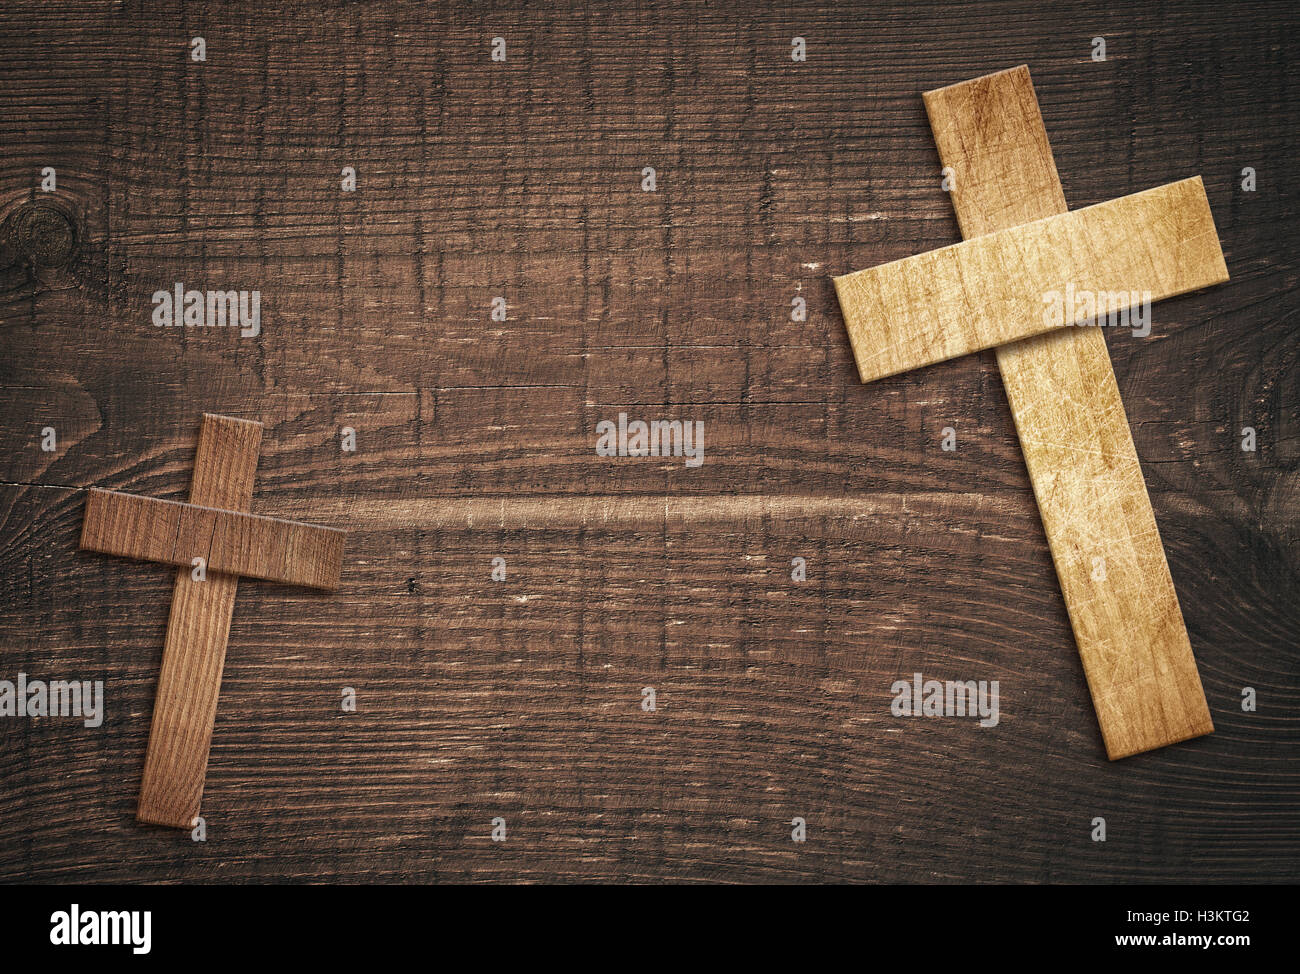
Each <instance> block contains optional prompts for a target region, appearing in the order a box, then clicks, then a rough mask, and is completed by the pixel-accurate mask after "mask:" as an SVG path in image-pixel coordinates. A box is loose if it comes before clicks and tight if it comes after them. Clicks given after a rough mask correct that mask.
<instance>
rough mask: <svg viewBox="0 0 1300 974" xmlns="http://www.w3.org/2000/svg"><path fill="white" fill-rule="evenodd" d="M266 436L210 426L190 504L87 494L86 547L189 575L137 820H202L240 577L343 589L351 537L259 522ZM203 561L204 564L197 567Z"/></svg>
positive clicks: (223, 420) (177, 605)
mask: <svg viewBox="0 0 1300 974" xmlns="http://www.w3.org/2000/svg"><path fill="white" fill-rule="evenodd" d="M261 443H262V424H261V423H254V422H250V421H248V420H242V419H232V418H230V417H228V416H212V415H208V414H205V415H204V417H203V425H202V428H201V429H200V431H199V449H198V453H197V455H196V456H195V458H194V476H193V479H192V481H191V483H190V502H189V503H188V504H180V503H177V502H175V501H160V500H153V499H151V498H148V497H137V496H135V495H133V494H120V493H116V492H114V491H107V490H99V489H97V488H95V489H92V490H91V491H90V496H89V497H88V498H87V499H86V516H85V522H84V524H83V526H82V531H81V547H82V548H87V549H90V550H92V551H100V552H104V553H105V554H110V555H122V556H125V557H127V558H139V559H143V560H145V561H157V562H162V563H164V564H167V565H180V566H182V568H181V571H180V572H179V573H178V574H177V576H176V586H175V588H174V589H173V590H172V606H171V618H170V619H169V620H168V623H167V641H166V644H165V645H164V647H163V658H162V670H161V672H160V673H159V675H158V692H157V695H156V697H155V698H154V709H153V726H152V727H151V729H150V731H149V749H148V751H147V753H146V754H145V761H144V779H143V781H142V782H141V785H140V803H139V805H138V806H137V809H136V818H137V819H138V820H139V821H141V822H150V823H153V824H155V825H171V826H175V827H177V828H189V827H191V826H192V825H193V822H194V819H195V818H196V817H197V816H198V814H199V802H200V800H201V799H202V797H203V779H204V776H205V775H206V773H207V768H208V748H209V746H210V744H211V742H212V727H213V722H214V721H215V720H216V715H217V695H218V694H219V692H220V690H221V672H222V669H223V668H224V666H225V661H226V640H227V638H228V637H229V635H230V618H231V614H232V613H233V612H234V609H235V588H236V586H237V585H238V583H239V576H240V575H248V576H251V577H253V578H262V579H268V580H270V581H275V582H287V583H290V584H294V585H310V586H312V587H315V588H324V589H334V588H336V587H337V586H338V583H339V575H340V573H341V571H342V567H343V537H344V535H343V532H342V531H339V530H336V529H334V528H322V527H316V526H314V525H311V524H298V523H296V522H294V521H280V520H276V519H274V518H269V517H255V516H254V515H252V514H249V513H248V509H249V507H251V506H252V500H253V476H254V473H255V471H256V470H257V456H258V452H259V449H260V447H261ZM200 559H201V561H200Z"/></svg>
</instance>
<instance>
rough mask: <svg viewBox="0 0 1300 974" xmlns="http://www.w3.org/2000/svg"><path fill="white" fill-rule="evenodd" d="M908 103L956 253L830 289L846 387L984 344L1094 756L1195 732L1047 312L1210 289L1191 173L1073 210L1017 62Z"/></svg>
mask: <svg viewBox="0 0 1300 974" xmlns="http://www.w3.org/2000/svg"><path fill="white" fill-rule="evenodd" d="M924 100H925V108H926V112H927V114H928V115H929V117H930V128H931V130H932V131H933V133H934V138H935V141H936V142H937V143H938V146H939V157H940V159H941V160H942V162H943V165H944V166H945V167H950V168H951V171H952V176H953V180H954V183H955V185H953V186H952V188H951V191H952V199H953V206H954V208H955V209H956V211H957V221H958V223H959V224H960V226H961V231H962V235H963V236H964V237H965V238H966V242H965V243H960V244H956V245H954V246H951V247H945V248H943V249H942V250H937V251H933V252H931V253H926V254H920V255H918V256H915V257H909V258H906V259H905V260H899V261H895V262H893V263H890V264H884V265H881V266H879V267H874V268H871V269H869V270H865V271H858V272H857V273H854V274H848V275H845V276H844V277H838V278H836V279H835V289H836V293H837V294H838V296H839V300H840V306H841V308H842V309H843V312H844V320H845V323H846V324H847V325H848V330H849V340H850V342H851V343H852V345H853V355H854V358H855V360H856V361H857V366H858V371H859V373H860V374H861V377H862V380H863V381H864V382H870V381H871V380H873V379H878V378H881V377H883V376H887V375H893V374H896V373H898V372H903V371H905V370H908V369H913V368H917V367H918V366H922V365H928V364H930V363H932V362H939V361H942V360H944V359H948V358H952V357H953V356H956V355H963V354H966V353H968V352H975V351H978V350H980V349H984V348H990V347H996V348H997V359H998V368H999V369H1000V370H1001V372H1002V382H1003V385H1004V386H1005V387H1006V391H1007V398H1008V399H1009V400H1010V403H1011V412H1012V415H1013V416H1014V418H1015V423H1016V430H1017V432H1018V433H1019V435H1020V444H1021V448H1022V449H1023V451H1024V455H1025V464H1026V466H1027V467H1028V468H1029V478H1030V480H1031V482H1032V483H1033V488H1034V496H1035V497H1036V498H1037V500H1038V508H1039V511H1040V513H1041V515H1042V519H1043V527H1044V529H1045V531H1046V534H1047V541H1048V545H1049V546H1050V548H1051V551H1052V559H1053V561H1054V562H1055V564H1056V573H1057V575H1058V577H1059V578H1060V581H1061V591H1062V593H1063V594H1064V596H1065V604H1066V608H1067V609H1068V610H1069V614H1070V622H1071V624H1072V626H1073V628H1074V635H1075V639H1076V641H1077V642H1078V647H1079V655H1080V657H1081V658H1082V659H1083V668H1084V674H1085V676H1086V678H1087V681H1088V687H1089V689H1090V690H1091V692H1092V700H1093V705H1094V706H1095V707H1096V710H1097V719H1098V722H1099V723H1100V725H1101V733H1102V737H1103V739H1104V741H1105V745H1106V753H1107V755H1108V756H1109V757H1110V759H1111V760H1115V759H1116V758H1122V757H1127V756H1129V755H1131V754H1137V753H1139V752H1141V751H1148V750H1151V749H1153V748H1157V747H1163V746H1164V745H1166V744H1172V743H1174V742H1176V741H1182V740H1186V739H1187V738H1190V737H1198V736H1200V735H1202V734H1208V733H1210V732H1211V731H1212V730H1214V725H1213V723H1212V722H1211V720H1210V711H1209V708H1208V707H1207V706H1206V701H1205V692H1204V690H1203V689H1202V688H1201V679H1200V675H1199V674H1198V673H1197V670H1196V660H1195V659H1194V658H1193V656H1192V647H1191V643H1190V642H1189V641H1188V638H1187V630H1186V628H1185V627H1184V625H1183V617H1182V613H1181V611H1180V610H1179V606H1178V596H1177V595H1176V594H1175V592H1174V585H1173V580H1172V578H1171V577H1170V575H1169V566H1168V564H1167V563H1166V561H1165V554H1164V549H1163V548H1162V547H1161V544H1160V535H1159V534H1158V532H1157V530H1156V521H1155V515H1154V514H1153V513H1152V510H1151V501H1150V498H1148V496H1147V490H1146V484H1145V482H1144V481H1143V479H1142V470H1141V468H1140V467H1139V465H1138V458H1137V451H1136V449H1135V448H1134V446H1133V437H1132V435H1131V433H1130V432H1129V427H1128V420H1127V418H1126V417H1125V415H1124V404H1123V403H1122V402H1121V401H1120V396H1119V388H1118V386H1116V384H1115V374H1114V372H1113V371H1112V369H1111V364H1110V356H1109V355H1108V354H1107V351H1106V340H1105V337H1104V335H1103V333H1102V329H1101V328H1100V327H1090V326H1086V325H1082V324H1081V325H1079V326H1074V327H1071V326H1072V325H1074V321H1075V320H1076V318H1071V317H1067V318H1066V319H1065V321H1064V325H1056V324H1054V323H1053V322H1052V321H1051V318H1052V315H1051V314H1050V313H1048V314H1045V313H1044V312H1045V307H1046V306H1045V297H1046V296H1048V295H1051V294H1053V293H1054V292H1055V294H1058V295H1063V294H1065V293H1067V289H1073V291H1072V293H1079V294H1083V293H1085V292H1087V293H1091V294H1092V295H1116V294H1118V293H1120V292H1124V293H1125V294H1132V295H1134V296H1135V299H1136V297H1137V296H1139V295H1144V293H1149V295H1150V300H1160V299H1161V298H1165V297H1170V296H1172V295H1175V294H1182V293H1184V292H1187V291H1192V290H1195V289H1197V288H1202V287H1207V286H1209V285H1212V284H1218V283H1221V282H1223V281H1226V280H1227V279H1228V269H1227V266H1226V265H1225V264H1224V261H1223V253H1222V252H1221V250H1220V248H1219V238H1218V235H1217V234H1216V233H1215V229H1214V220H1213V218H1212V217H1211V215H1210V207H1209V203H1208V202H1207V200H1206V198H1205V190H1204V188H1203V187H1202V185H1201V180H1200V177H1196V178H1194V179H1187V180H1183V181H1182V182H1178V183H1171V184H1169V185H1167V186H1160V187H1157V188H1156V189H1151V190H1147V191H1146V192H1143V193H1137V194H1135V195H1133V196H1126V197H1123V198H1121V199H1116V200H1111V201H1109V202H1106V203H1100V204H1098V205H1096V206H1090V207H1087V208H1086V209H1082V210H1077V211H1075V212H1073V213H1071V212H1068V209H1067V207H1066V204H1065V196H1064V194H1063V193H1062V191H1061V183H1060V180H1059V179H1058V178H1057V174H1056V164H1055V163H1054V162H1053V160H1052V150H1051V146H1050V145H1049V144H1048V141H1047V131H1046V129H1045V128H1044V127H1043V119H1042V116H1041V115H1040V114H1039V111H1038V101H1037V99H1036V98H1035V96H1034V88H1033V82H1032V81H1031V80H1030V77H1029V69H1028V68H1027V67H1023V66H1022V67H1018V68H1013V69H1011V70H1009V71H1003V72H1000V73H998V74H992V75H988V76H986V77H983V78H976V79H975V80H973V81H967V82H963V83H962V84H957V85H952V86H951V87H948V88H940V89H938V90H937V91H931V92H927V93H926V94H925V96H924ZM1086 307H1087V305H1086V304H1084V303H1083V302H1080V308H1081V309H1083V308H1086ZM1094 308H1095V305H1094ZM1085 313H1086V312H1085ZM1076 317H1077V316H1076ZM1033 336H1037V337H1033Z"/></svg>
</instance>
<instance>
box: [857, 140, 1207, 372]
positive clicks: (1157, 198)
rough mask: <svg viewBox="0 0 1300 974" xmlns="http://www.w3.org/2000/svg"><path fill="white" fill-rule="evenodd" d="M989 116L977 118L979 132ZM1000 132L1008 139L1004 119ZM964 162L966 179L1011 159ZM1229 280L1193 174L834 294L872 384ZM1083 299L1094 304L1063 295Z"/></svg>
mask: <svg viewBox="0 0 1300 974" xmlns="http://www.w3.org/2000/svg"><path fill="white" fill-rule="evenodd" d="M984 119H985V116H984V115H981V114H977V115H976V116H975V117H974V120H973V122H972V124H973V125H981V124H985V121H984ZM943 124H944V125H945V126H947V127H948V128H950V129H951V127H952V126H953V124H954V123H953V121H952V119H951V117H945V118H944V120H943ZM993 124H994V125H995V126H996V127H997V131H998V132H999V134H1004V135H1005V134H1006V133H1007V132H1008V129H1007V124H1006V120H1004V119H998V120H997V121H996V122H994V123H993ZM946 158H947V157H945V161H946ZM963 162H964V165H963V168H962V171H963V172H969V171H970V170H971V169H972V168H974V167H975V166H976V165H980V166H984V167H991V166H993V165H996V164H998V163H999V162H1002V163H1005V162H1006V159H1005V158H1003V159H994V158H989V159H981V160H979V161H978V163H975V162H972V161H971V160H969V159H966V160H963ZM1033 163H1034V160H1031V164H1033ZM954 168H955V167H954ZM958 178H960V177H958ZM980 178H981V179H983V180H986V181H987V180H990V179H992V178H994V177H992V176H989V175H987V174H981V176H980ZM1018 179H1019V173H1018V172H1016V171H1015V170H1014V169H1013V170H1012V172H1011V174H1010V175H1009V176H1008V178H1007V179H1006V185H1005V186H1004V187H1003V188H1004V189H1005V190H1006V191H1007V192H1009V193H1010V192H1013V191H1014V192H1016V193H1020V192H1022V190H1021V189H1020V186H1019V183H1018V182H1017V180H1018ZM1013 187H1014V190H1013ZM954 203H956V201H955V200H954ZM1227 279H1228V268H1227V265H1226V264H1225V263H1224V261H1223V252H1222V250H1220V248H1219V237H1218V234H1216V233H1215V230H1214V217H1213V216H1211V215H1210V204H1209V201H1208V200H1206V198H1205V188H1204V186H1203V185H1202V184H1201V177H1199V176H1195V177H1193V178H1191V179H1184V180H1180V181H1179V182H1176V183H1170V184H1168V185H1166V186H1157V187H1155V188H1153V189H1149V190H1146V191H1145V192H1142V193H1134V194H1133V195H1132V196H1123V197H1120V198H1119V199H1114V200H1107V201H1106V202H1105V203H1098V204H1096V205H1095V206H1089V207H1086V208H1084V209H1082V210H1075V211H1074V212H1073V213H1061V214H1058V215H1056V216H1049V217H1044V218H1043V219H1041V220H1038V221H1037V222H1034V223H1026V224H1023V225H1021V226H1014V227H1007V228H1005V229H1003V230H1001V231H998V232H995V233H988V234H984V235H982V236H977V237H973V238H967V240H966V242H965V243H960V244H953V245H952V246H949V247H944V248H942V249H940V250H931V251H927V252H926V253H922V254H916V255H914V256H912V257H905V258H903V259H902V260H896V261H891V262H890V263H888V264H881V265H879V266H878V267H871V268H868V269H866V270H861V271H856V272H855V273H852V274H845V275H843V276H841V277H837V278H835V293H836V295H837V296H838V298H839V302H840V310H841V311H842V312H843V314H844V322H845V324H846V325H848V329H849V341H850V342H851V343H852V345H853V357H854V360H855V361H856V362H857V365H858V374H859V375H860V376H861V377H862V381H863V382H872V381H874V380H876V379H882V378H884V377H886V376H890V375H896V374H897V373H899V372H907V371H910V370H912V369H916V368H920V367H922V366H925V365H933V364H934V363H935V362H942V361H944V360H945V359H950V358H954V357H956V356H958V355H969V354H970V353H971V352H978V351H982V350H983V349H986V348H994V347H996V346H998V345H1005V344H1007V343H1008V342H1013V341H1018V340H1019V339H1022V338H1030V337H1032V336H1034V335H1040V334H1042V333H1043V332H1046V331H1050V330H1052V329H1053V328H1056V327H1072V326H1076V325H1080V323H1081V322H1082V323H1083V324H1084V325H1086V326H1090V327H1104V326H1106V324H1107V321H1108V316H1113V317H1109V321H1111V322H1116V323H1117V322H1120V321H1123V322H1125V323H1127V322H1128V321H1129V320H1130V319H1129V316H1128V311H1129V309H1130V307H1131V306H1132V305H1134V304H1138V303H1141V302H1143V301H1151V302H1154V301H1161V300H1164V299H1165V298H1170V297H1174V296H1176V295H1179V294H1186V293H1187V292H1188V291H1195V290H1197V289H1198V288H1203V287H1209V286H1210V285H1213V284H1221V283H1222V282H1224V281H1226V280H1227ZM1076 293H1077V294H1079V295H1080V296H1082V295H1083V294H1087V295H1089V296H1090V301H1089V303H1088V304H1086V305H1085V304H1084V303H1083V302H1082V301H1079V302H1076V301H1075V300H1074V299H1073V297H1067V295H1071V296H1072V295H1074V294H1076ZM1048 295H1054V298H1053V299H1052V303H1051V305H1050V306H1049V305H1047V304H1046V303H1045V298H1046V297H1047V296H1048ZM1102 295H1105V296H1108V297H1106V298H1102V297H1100V296H1102ZM1049 307H1050V309H1051V313H1050V314H1049V313H1046V312H1047V310H1048V309H1049ZM1085 308H1087V310H1086V311H1085V310H1084V309H1085ZM1121 313H1122V315H1123V316H1122V318H1121ZM1085 315H1086V316H1087V317H1088V318H1089V319H1091V320H1089V321H1086V322H1085V321H1084V316H1085Z"/></svg>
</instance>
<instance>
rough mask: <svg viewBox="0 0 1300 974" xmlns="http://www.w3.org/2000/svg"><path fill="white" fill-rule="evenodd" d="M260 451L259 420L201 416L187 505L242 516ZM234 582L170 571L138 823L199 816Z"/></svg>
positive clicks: (182, 821)
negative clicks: (172, 577) (169, 598)
mask: <svg viewBox="0 0 1300 974" xmlns="http://www.w3.org/2000/svg"><path fill="white" fill-rule="evenodd" d="M261 446H262V424H261V423H256V422H251V421H249V420H241V419H234V418H232V417H229V416H215V415H211V414H204V416H203V422H202V425H201V426H200V429H199V446H198V451H197V453H196V454H195V457H194V477H193V480H192V481H191V483H190V503H191V504H197V505H200V506H203V507H221V508H224V509H227V510H235V511H247V510H248V508H249V506H250V505H251V504H252V501H253V481H254V478H255V476H256V472H257V459H258V454H259V452H260V450H261ZM238 585H239V577H238V576H237V575H221V574H212V575H209V576H208V577H207V578H206V579H205V580H204V581H201V582H200V581H195V580H194V578H193V576H192V574H191V570H190V569H189V568H182V569H181V570H180V571H179V572H177V573H176V584H175V586H174V587H173V589H172V603H171V614H170V616H169V617H168V620H167V639H166V642H165V643H164V645H163V655H162V669H161V670H160V671H159V673H158V692H157V694H156V696H155V697H154V705H153V724H152V726H151V727H150V729H149V748H148V751H147V752H146V754H145V759H144V778H143V780H142V781H141V783H140V801H139V804H138V805H137V807H136V818H137V819H138V820H139V821H141V822H148V823H150V824H153V825H170V826H173V827H175V828H183V829H187V828H189V827H190V826H191V825H193V824H194V819H195V817H196V816H197V815H198V814H199V803H200V801H201V800H202V798H203V780H204V778H205V776H206V775H207V770H208V750H209V748H210V747H211V744H212V727H213V724H214V722H215V720H216V716H217V698H218V696H219V695H220V693H221V674H222V671H223V669H224V668H225V662H226V640H227V639H228V638H229V635H230V618H231V615H232V614H233V613H234V611H235V593H236V590H237V589H238Z"/></svg>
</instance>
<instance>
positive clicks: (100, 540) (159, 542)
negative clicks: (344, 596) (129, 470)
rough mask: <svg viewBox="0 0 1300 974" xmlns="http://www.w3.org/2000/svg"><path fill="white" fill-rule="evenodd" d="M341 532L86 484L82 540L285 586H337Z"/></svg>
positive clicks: (129, 554)
mask: <svg viewBox="0 0 1300 974" xmlns="http://www.w3.org/2000/svg"><path fill="white" fill-rule="evenodd" d="M343 539H344V532H342V531H341V530H339V529H338V528H325V527H320V526H319V525H315V524H302V523H300V522H298V521H285V520H281V519H279V518H271V517H259V516H257V515H255V514H237V513H235V512H234V511H222V510H217V509H216V508H211V507H197V506H195V505H193V504H180V503H177V502H176V501H163V500H157V499H155V498H152V497H139V496H137V495H135V494H122V493H118V492H117V491H110V490H100V489H98V488H91V490H90V491H89V492H88V493H87V495H86V518H85V522H84V523H83V525H82V528H81V547H82V548H84V549H88V550H90V551H98V552H101V553H102V554H108V555H120V556H121V557H123V558H136V559H141V560H144V561H157V562H162V563H164V564H167V565H180V566H192V565H193V563H194V559H195V558H202V559H203V562H204V565H205V567H206V570H208V571H214V572H226V573H227V574H230V575H244V576H248V577H251V578H260V579H263V580H266V581H271V582H283V583H286V584H289V585H309V586H311V587H312V588H321V589H326V590H331V591H332V590H333V589H336V588H338V584H339V574H340V572H341V571H342V570H343Z"/></svg>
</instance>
